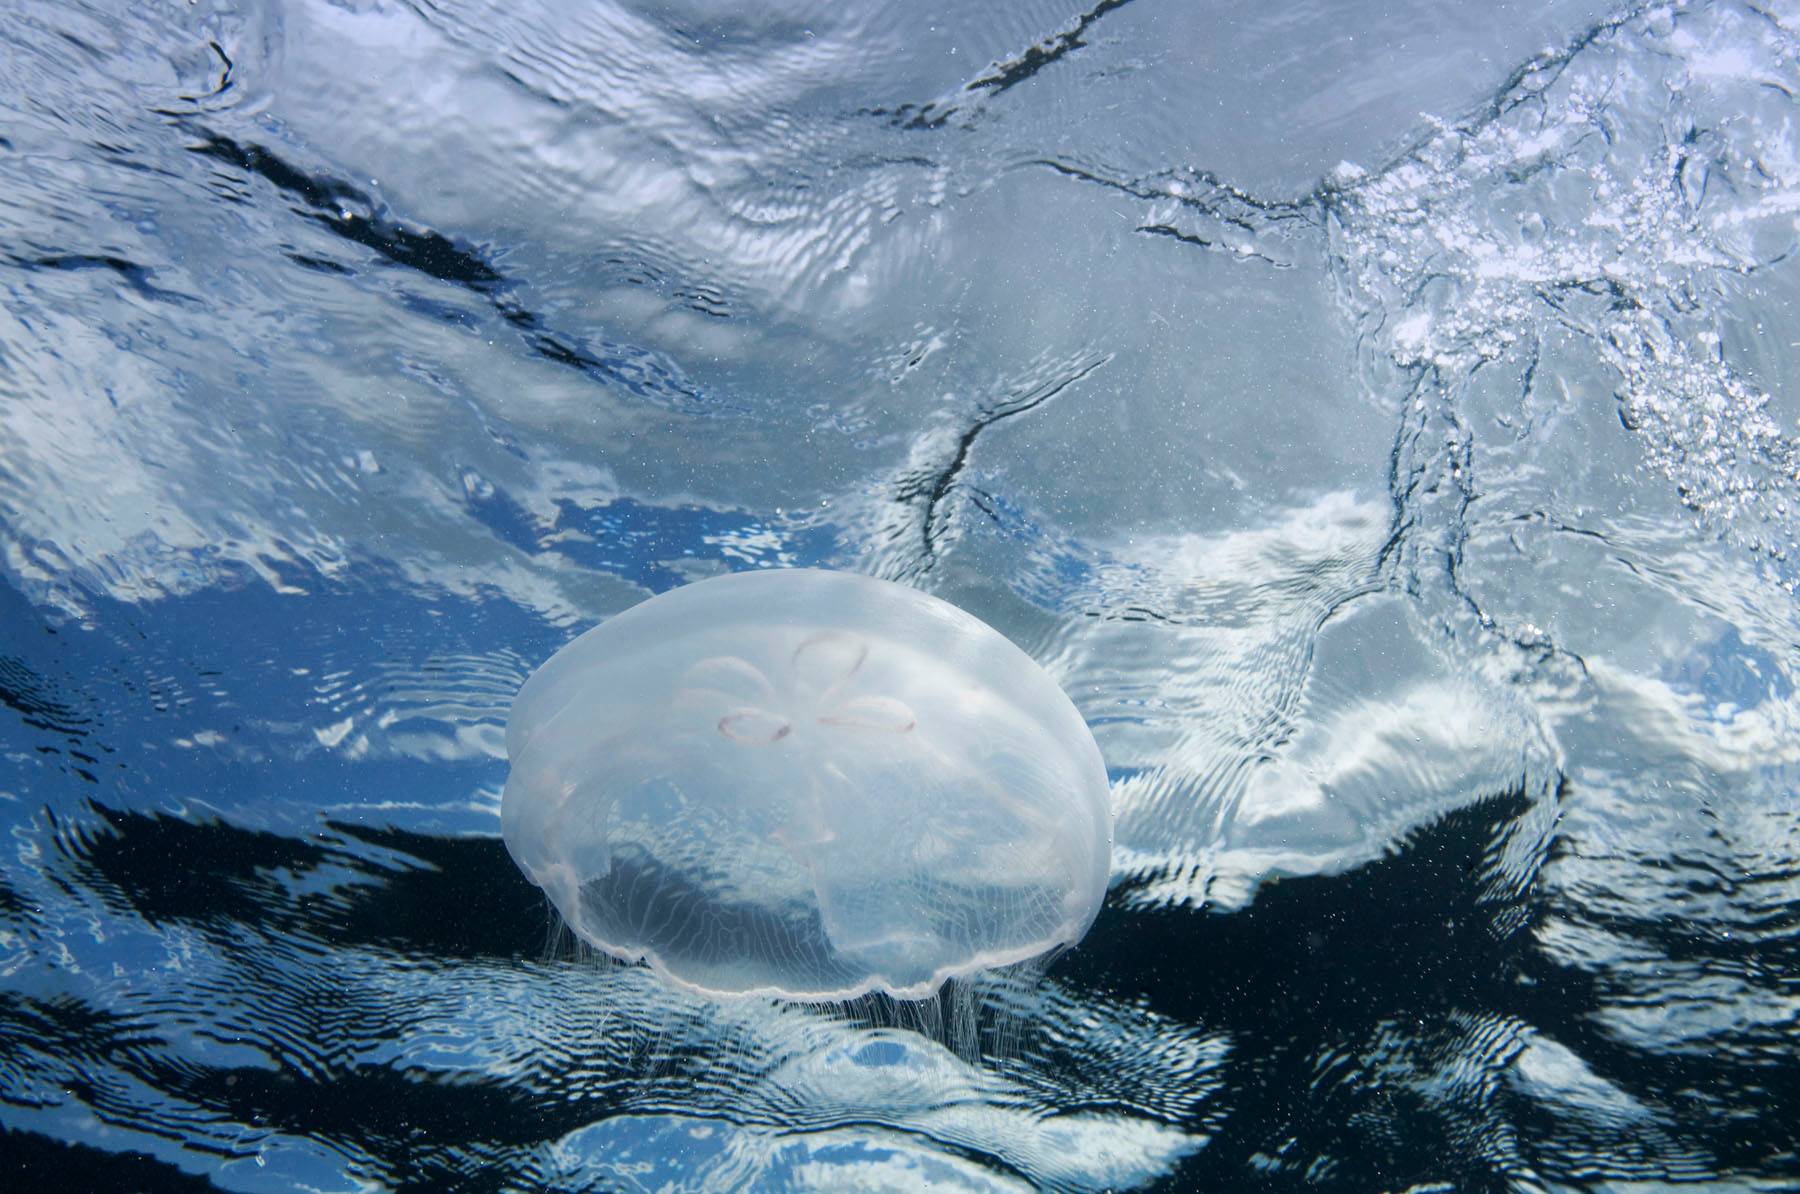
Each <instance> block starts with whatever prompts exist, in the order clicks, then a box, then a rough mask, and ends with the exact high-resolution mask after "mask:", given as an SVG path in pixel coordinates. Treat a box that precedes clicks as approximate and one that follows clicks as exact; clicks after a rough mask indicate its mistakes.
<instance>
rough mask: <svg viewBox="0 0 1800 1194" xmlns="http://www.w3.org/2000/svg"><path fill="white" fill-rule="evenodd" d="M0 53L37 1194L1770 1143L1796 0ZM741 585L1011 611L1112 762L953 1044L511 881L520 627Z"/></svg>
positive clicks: (6, 367) (883, 21) (1294, 1180)
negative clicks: (1103, 861) (676, 957)
mask: <svg viewBox="0 0 1800 1194" xmlns="http://www.w3.org/2000/svg"><path fill="white" fill-rule="evenodd" d="M1263 9H1267V11H1262V10H1263ZM0 50H3V59H0V60H3V61H4V62H5V63H6V67H5V69H4V71H0V287H3V291H0V293H3V294H4V302H0V702H3V703H4V705H5V706H6V708H5V710H3V711H0V817H3V818H4V825H5V830H6V836H5V847H4V848H5V850H6V854H5V859H4V864H3V867H4V869H3V871H0V1127H3V1129H4V1132H5V1135H4V1137H0V1140H3V1142H4V1143H3V1144H0V1167H3V1171H4V1172H6V1173H7V1175H8V1177H9V1179H11V1180H14V1181H19V1180H25V1179H29V1180H31V1181H34V1182H38V1183H40V1184H42V1183H45V1182H48V1183H53V1184H54V1185H56V1186H61V1187H67V1186H70V1185H81V1184H84V1183H85V1184H88V1185H92V1186H94V1187H95V1188H145V1189H200V1188H215V1187H216V1188H222V1189H229V1190H291V1189H296V1188H307V1189H317V1190H351V1189H366V1188H371V1187H374V1188H410V1189H465V1188H466V1189H493V1190H503V1189H518V1190H524V1189H533V1190H535V1189H557V1190H636V1189H661V1188H670V1189H703V1188H704V1189H717V1188H732V1187H742V1188H757V1189H783V1188H785V1189H843V1188H850V1187H856V1186H861V1187H866V1188H877V1189H887V1188H919V1187H931V1188H965V1189H979V1190H989V1189H1021V1188H1056V1189H1066V1190H1101V1189H1124V1188H1161V1189H1168V1190H1187V1189H1272V1190H1287V1189H1301V1188H1306V1189H1315V1188H1327V1189H1341V1190H1346V1191H1363V1190H1374V1189H1392V1190H1403V1189H1415V1190H1452V1189H1454V1190H1500V1189H1517V1190H1589V1189H1593V1190H1636V1189H1644V1190H1649V1189H1661V1188H1665V1187H1666V1186H1667V1185H1668V1184H1671V1183H1686V1182H1704V1183H1710V1184H1712V1185H1713V1186H1715V1187H1722V1188H1732V1189H1758V1188H1768V1189H1776V1188H1790V1187H1791V1184H1792V1183H1793V1182H1795V1181H1800V1157H1797V1156H1796V1150H1797V1149H1800V1129H1797V1128H1796V1126H1795V1125H1800V1064H1797V1063H1796V1059H1795V1052H1794V1042H1795V1040H1796V1034H1797V1032H1800V1023H1797V1018H1800V979H1797V978H1796V975H1797V974H1800V944H1797V943H1800V794H1797V780H1800V746H1797V745H1796V744H1797V743H1800V737H1797V736H1796V733H1795V729H1796V722H1797V720H1800V718H1797V717H1796V714H1797V713H1800V706H1797V703H1796V694H1795V677H1796V674H1797V673H1800V653H1797V648H1796V644H1797V643H1800V618H1797V617H1796V608H1795V602H1794V595H1793V588H1794V583H1795V581H1796V579H1797V574H1796V559H1797V557H1796V555H1795V551H1796V532H1797V528H1800V492H1797V490H1800V442H1797V441H1796V428H1797V419H1800V396H1797V395H1800V391H1796V388H1795V383H1796V369H1797V368H1800V352H1797V351H1796V349H1800V334H1796V332H1795V331H1794V329H1795V328H1796V327H1800V322H1796V309H1795V302H1796V298H1797V297H1800V275H1797V274H1796V272H1795V270H1796V266H1795V264H1794V262H1793V261H1792V260H1791V257H1792V254H1793V251H1794V248H1795V242H1796V239H1797V236H1800V233H1797V232H1796V227H1797V218H1800V140H1797V138H1796V133H1795V121H1796V116H1797V113H1796V103H1795V94H1796V91H1797V90H1800V9H1797V8H1796V7H1795V6H1794V5H1793V4H1792V3H1786V2H1782V3H1764V2H1760V0H1758V2H1751V3H1744V2H1736V0H1714V2H1711V3H1691V4H1646V5H1637V6H1626V7H1609V6H1605V5H1601V4H1598V3H1585V2H1577V0H1555V2H1554V3H1524V2H1522V0H1521V2H1519V3H1500V4H1493V5H1485V6H1474V5H1468V4H1460V3H1450V2H1448V0H1435V2H1434V0H1409V2H1407V3H1397V4H1374V3H1357V4H1350V5H1336V4H1325V3H1318V2H1308V3H1301V4H1295V5H1290V6H1285V7H1279V6H1257V5H1249V6H1244V5H1238V6H1224V5H1211V4H1205V5H1198V4H1175V3H1169V2H1167V0H1103V2H1102V3H1099V4H1097V5H1094V6H1093V7H1091V8H1089V9H1086V10H1083V9H1082V8H1081V7H1080V6H1079V3H1077V4H1074V5H1069V6H1066V7H1058V6H1057V5H1055V4H1050V3H1043V2H1039V0H1030V2H1025V3H1018V4H1005V5H980V6H969V5H957V4H945V5H942V6H941V7H939V8H937V9H933V8H930V7H927V6H922V5H901V4H895V5H886V6H883V5H876V4H851V5H843V4H831V5H826V4H818V5H813V6H808V5H805V4H792V5H781V6H756V7H755V9H754V10H753V11H746V10H744V9H743V8H742V6H734V5H719V6H716V7H709V6H708V5H705V4H700V3H691V4H671V5H663V6H658V5H639V6H622V5H616V4H592V5H579V6H571V5H534V4H523V5H521V4H482V3H474V2H470V3H464V2H461V0H443V2H435V0H414V2H412V3H388V2H364V3H341V4H332V3H325V2H324V0H317V2H313V3H304V2H294V3H288V4H266V5H256V4H228V3H214V2H210V0H200V2H197V3H193V4H186V5H129V4H124V3H105V4H83V3H78V2H65V0H57V2H47V0H46V2H41V3H40V2H37V0H15V3H14V4H13V6H12V8H11V10H10V13H9V20H8V21H7V22H6V24H5V29H4V32H0ZM794 565H809V566H820V567H830V568H840V569H851V570H857V571H862V572H867V573H871V574H874V575H878V576H883V577H886V578H890V579H895V580H900V581H904V582H905V583H908V584H911V585H914V586H917V587H919V588H922V589H924V590H926V591H929V592H932V593H935V594H937V595H939V596H942V597H944V598H946V599H949V600H952V601H954V602H956V603H957V604H959V605H962V606H963V607H964V608H967V609H969V610H970V611H971V612H973V613H975V614H976V615H978V616H979V617H981V618H983V619H984V620H986V621H987V622H989V623H991V624H992V625H994V626H996V627H998V628H999V629H1000V630H1002V631H1003V632H1004V633H1006V634H1007V635H1008V636H1009V637H1011V638H1012V639H1013V640H1014V641H1015V642H1017V643H1018V644H1019V645H1020V646H1021V647H1023V648H1024V649H1025V650H1026V651H1027V652H1028V653H1029V654H1030V655H1031V656H1032V657H1033V658H1035V659H1036V660H1037V661H1039V662H1040V663H1041V664H1043V665H1044V666H1045V667H1046V668H1048V669H1049V670H1050V671H1051V672H1052V674H1053V675H1055V676H1056V678H1057V679H1058V680H1059V681H1060V682H1061V683H1062V685H1063V686H1064V687H1065V688H1066V689H1067V691H1068V692H1069V694H1070V695H1071V697H1072V698H1073V699H1074V701H1075V702H1076V704H1077V706H1078V707H1079V708H1080V710H1081V712H1082V713H1083V715H1084V716H1085V717H1086V718H1087V720H1088V721H1089V723H1090V724H1091V725H1092V726H1093V728H1094V731H1095V734H1096V736H1097V738H1098V740H1099V742H1100V746H1101V749H1102V751H1103V753H1104V754H1105V757H1106V759H1107V762H1108V764H1109V767H1110V768H1111V776H1110V778H1111V782H1112V792H1113V798H1114V802H1115V807H1116V814H1117V823H1116V848H1115V876H1114V886H1113V889H1112V891H1111V893H1110V895H1109V897H1108V901H1107V905H1106V907H1105V909H1104V910H1103V912H1102V914H1101V917H1100V920H1099V921H1098V923H1097V924H1096V925H1095V927H1094V929H1093V930H1092V931H1091V932H1090V934H1089V935H1088V937H1087V939H1086V940H1085V941H1084V943H1083V944H1082V946H1081V947H1080V948H1079V949H1078V950H1076V951H1074V952H1073V953H1071V954H1070V955H1068V956H1067V957H1065V958H1063V959H1061V960H1060V961H1059V962H1058V963H1057V964H1056V965H1055V966H1054V967H1053V968H1052V969H1051V970H1050V972H1049V974H1048V975H1047V977H1046V978H1045V979H1044V980H1043V981H1042V982H1041V983H1039V984H1037V985H1036V986H1035V987H1030V988H1027V989H1023V990H1021V989H1018V988H1016V987H1010V986H1004V985H996V986H994V987H993V988H992V989H989V990H981V991H977V992H975V993H974V994H975V995H976V996H977V997H978V1002H979V1003H980V1005H981V1006H982V1008H983V1009H985V1010H983V1011H982V1013H981V1016H982V1017H983V1018H982V1019H981V1021H980V1024H981V1032H982V1034H983V1035H982V1039H981V1042H980V1048H979V1049H978V1050H976V1051H974V1053H973V1054H972V1052H971V1050H970V1049H968V1048H966V1047H965V1048H961V1049H958V1048H953V1047H947V1046H949V1045H954V1044H956V1042H950V1041H940V1040H935V1039H933V1038H932V1037H931V1036H930V1035H929V1034H925V1033H921V1032H919V1031H916V1030H915V1025H913V1024H909V1023H904V1022H896V1021H895V1018H894V1017H892V1016H883V1015H880V1014H867V1013H868V1009H863V1010H861V1011H859V1010H857V1009H850V1010H848V1011H846V1010H844V1009H831V1008H814V1007H792V1006H790V1007H783V1006H777V1005H772V1004H767V1003H759V1002H749V1003H744V1002H735V1003H725V1004H719V1003H709V1002H707V1001H704V1000H700V999H697V998H693V997H689V996H685V995H681V994H679V993H676V992H673V991H670V990H669V989H667V988H665V987H664V986H662V985H660V984H659V983H658V982H656V981H655V980H654V978H653V977H652V976H650V975H649V974H647V973H646V972H644V971H642V970H638V969H632V968H622V967H614V968H610V969H609V968H603V967H599V966H596V965H595V964H593V963H592V962H591V961H586V960H583V959H580V958H576V957H574V956H572V955H571V954H570V953H569V951H567V950H566V949H562V948H558V947H556V946H555V945H554V944H552V945H551V946H548V947H547V946H546V939H547V935H548V933H547V929H548V924H549V919H548V915H547V910H546V908H545V905H544V902H543V900H542V899H541V897H540V896H539V894H538V893H537V892H536V890H535V889H534V888H532V887H530V886H529V884H527V883H526V882H525V881H524V879H523V878H522V877H521V876H520V875H519V874H518V873H517V871H516V869H515V868H514V867H513V866H512V864H511V862H510V860H509V859H508V858H507V856H506V853H505V850H504V847H503V846H502V845H501V844H500V841H499V838H498V815H497V811H498V799H499V793H500V789H501V786H502V784H503V782H504V779H505V771H506V764H505V758H504V747H503V743H502V728H503V725H504V721H505V717H506V713H507V709H508V707H509V704H510V701H511V698H512V695H513V693H514V692H515V691H516V689H517V687H518V685H519V684H520V683H521V682H522V680H523V679H524V677H525V676H526V675H527V674H528V673H529V672H530V670H531V669H532V668H533V667H535V666H536V665H537V664H538V663H539V662H541V661H542V660H544V659H545V658H547V657H548V656H549V655H550V654H552V653H553V652H554V651H555V650H556V649H557V648H558V647H560V646H561V645H562V644H564V643H566V642H567V641H569V639H571V638H572V637H573V636H574V635H576V634H577V633H579V632H580V631H581V630H583V629H585V628H586V627H587V626H589V625H592V624H593V623H595V622H597V621H600V620H601V619H604V618H606V617H608V616H610V615H611V614H613V613H616V612H618V611H619V610H621V609H624V608H626V607H627V606H629V605H630V604H632V603H634V602H636V601H638V600H641V599H642V598H644V597H645V596H647V595H649V594H652V593H656V592H661V591H664V590H667V589H669V588H671V587H673V586H676V585H679V584H682V583H684V582H686V581H689V580H692V579H696V578H699V577H703V576H707V575H712V574H715V573H718V572H723V571H729V570H741V569H747V568H758V567H776V566H794ZM966 1043H967V1042H964V1044H965V1045H966Z"/></svg>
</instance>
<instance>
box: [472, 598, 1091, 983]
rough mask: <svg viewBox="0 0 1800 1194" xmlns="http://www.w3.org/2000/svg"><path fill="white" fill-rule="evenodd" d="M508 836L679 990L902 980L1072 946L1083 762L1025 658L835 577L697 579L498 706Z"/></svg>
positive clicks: (1078, 919)
mask: <svg viewBox="0 0 1800 1194" xmlns="http://www.w3.org/2000/svg"><path fill="white" fill-rule="evenodd" d="M506 749H507V754H508V756H509V757H510V760H511V764H512V770H511V774H510V775H509V776H508V778H507V783H506V795H505V798H504V801H503V803H502V806H501V826H502V831H503V833H504V836H505V839H506V846H507V849H508V850H509V851H511V853H512V856H513V858H514V860H515V861H516V862H517V863H518V864H519V866H520V868H521V869H522V870H523V871H524V872H525V874H526V875H527V876H528V877H529V878H530V879H531V881H532V882H533V883H536V884H537V885H538V886H539V887H541V888H543V889H544V891H545V893H546V894H548V896H549V898H550V900H551V901H552V903H554V904H555V906H556V909H557V911H558V912H560V913H561V914H562V916H563V918H564V919H565V920H566V921H567V922H568V924H569V926H570V927H571V928H572V929H573V930H574V931H575V933H576V934H577V935H578V936H579V937H580V938H581V939H582V940H584V941H585V942H587V943H588V944H590V945H592V946H594V947H596V948H598V949H599V950H601V951H602V952H604V953H606V954H609V955H611V956H613V957H615V958H619V959H622V960H625V961H633V962H635V961H640V960H641V961H643V962H646V963H648V964H649V965H650V966H651V967H652V968H654V969H655V970H656V971H658V972H660V973H661V974H663V975H664V976H666V977H667V978H669V979H671V980H673V981H675V982H676V983H679V984H681V985H683V986H686V987H688V988H691V989H694V990H697V991H699V992H703V993H707V994H713V995H726V994H762V995H773V996H777V997H781V998H785V999H793V1000H807V1001H834V1000H849V999H853V998H856V997H858V996H862V995H866V994H870V993H885V994H888V995H892V996H894V997H896V998H899V999H907V1000H912V999H924V998H926V997H928V996H931V995H934V994H935V993H936V992H937V991H938V989H939V987H940V986H941V985H942V984H943V983H944V982H945V981H946V980H947V979H953V978H962V977H967V976H971V975H973V974H975V973H976V972H978V971H983V970H987V969H989V968H996V967H1004V966H1008V965H1010V964H1013V963H1020V962H1025V961H1027V960H1029V959H1034V958H1037V957H1039V956H1041V955H1043V954H1046V953H1048V952H1050V951H1053V950H1055V949H1057V948H1058V947H1061V946H1065V945H1068V944H1071V943H1073V942H1075V941H1077V940H1079V939H1080V937H1081V936H1082V934H1083V933H1085V932H1086V931H1087V929H1088V926H1089V925H1091V924H1092V923H1093V920H1094V916H1095V914H1096V913H1097V912H1098V910H1099V907H1100V901H1101V898H1102V897H1103V896H1104V894H1105V891H1106V882H1107V873H1108V867H1109V864H1110V859H1109V855H1110V852H1111V838H1112V817H1111V811H1110V802H1109V795H1108V789H1107V781H1106V770H1105V767H1104V766H1103V764H1102V763H1101V760H1100V752H1099V749H1098V748H1097V747H1096V746H1095V745H1094V739H1093V736H1092V735H1091V734H1090V733H1089V732H1088V728H1087V725H1086V724H1085V723H1084V722H1083V721H1082V718H1081V715H1080V714H1079V713H1078V712H1076V710H1075V706H1074V705H1073V704H1072V703H1070V701H1069V698H1068V697H1067V696H1065V695H1064V694H1063V691H1062V690H1061V689H1060V688H1059V687H1058V686H1057V684H1056V682H1055V681H1054V680H1052V679H1051V678H1050V677H1049V675H1048V674H1046V673H1045V672H1044V671H1043V670H1042V669H1041V668H1039V667H1038V666H1037V664H1035V663H1034V662H1032V660H1031V659H1030V657H1028V656H1027V655H1026V654H1025V653H1024V652H1023V651H1020V650H1019V649H1018V648H1017V647H1015V646H1013V644H1012V643H1010V642H1008V641H1007V640H1006V639H1005V638H1004V637H1002V636H1001V635H1000V634H999V633H998V632H997V631H995V630H993V629H992V628H990V627H989V626H988V625H987V624H985V623H984V622H982V621H980V620H979V619H977V618H975V617H973V616H971V615H970V614H967V613H964V612H963V611H962V610H960V609H957V608H956V607H955V606H953V605H950V604H948V603H946V602H944V601H940V600H938V599H937V598H935V597H930V596H927V595H925V594H923V593H920V592H917V591H915V590H912V589H909V588H906V587H904V586H901V585H896V584H890V583H888V582H886V581H880V580H873V579H870V578H868V577H864V576H858V575H854V574H850V573H837V572H820V571H813V570H805V569H796V570H784V571H761V572H748V573H738V574H734V575H730V576H722V577H715V578H712V579H709V580H703V581H700V582H697V583H695V584H690V585H687V586H685V587H683V588H680V589H676V590H673V591H671V592H668V593H665V594H662V595H661V596H658V597H655V598H653V599H651V600H649V601H646V602H644V603H642V604H641V605H638V606H635V607H633V608H632V609H629V610H626V611H625V612H623V613H621V614H619V615H618V616H616V617H614V618H612V619H611V620H609V621H607V622H605V623H603V624H602V625H600V626H597V627H595V628H594V629H592V630H589V631H588V632H587V633H586V634H583V635H582V636H581V637H579V638H577V639H576V640H575V641H574V642H572V643H570V644H569V645H568V646H566V647H564V648H563V649H562V650H561V651H559V652H557V653H556V655H555V656H554V657H553V658H551V659H550V661H549V662H547V663H546V664H544V666H543V667H541V668H539V669H538V671H537V672H536V673H535V674H534V675H533V676H532V677H531V679H529V680H528V681H526V683H525V686H524V688H523V689H521V690H520V692H519V696H518V699H517V700H516V701H515V702H514V704H513V709H512V715H511V717H510V719H509V720H508V722H507V726H506Z"/></svg>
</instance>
